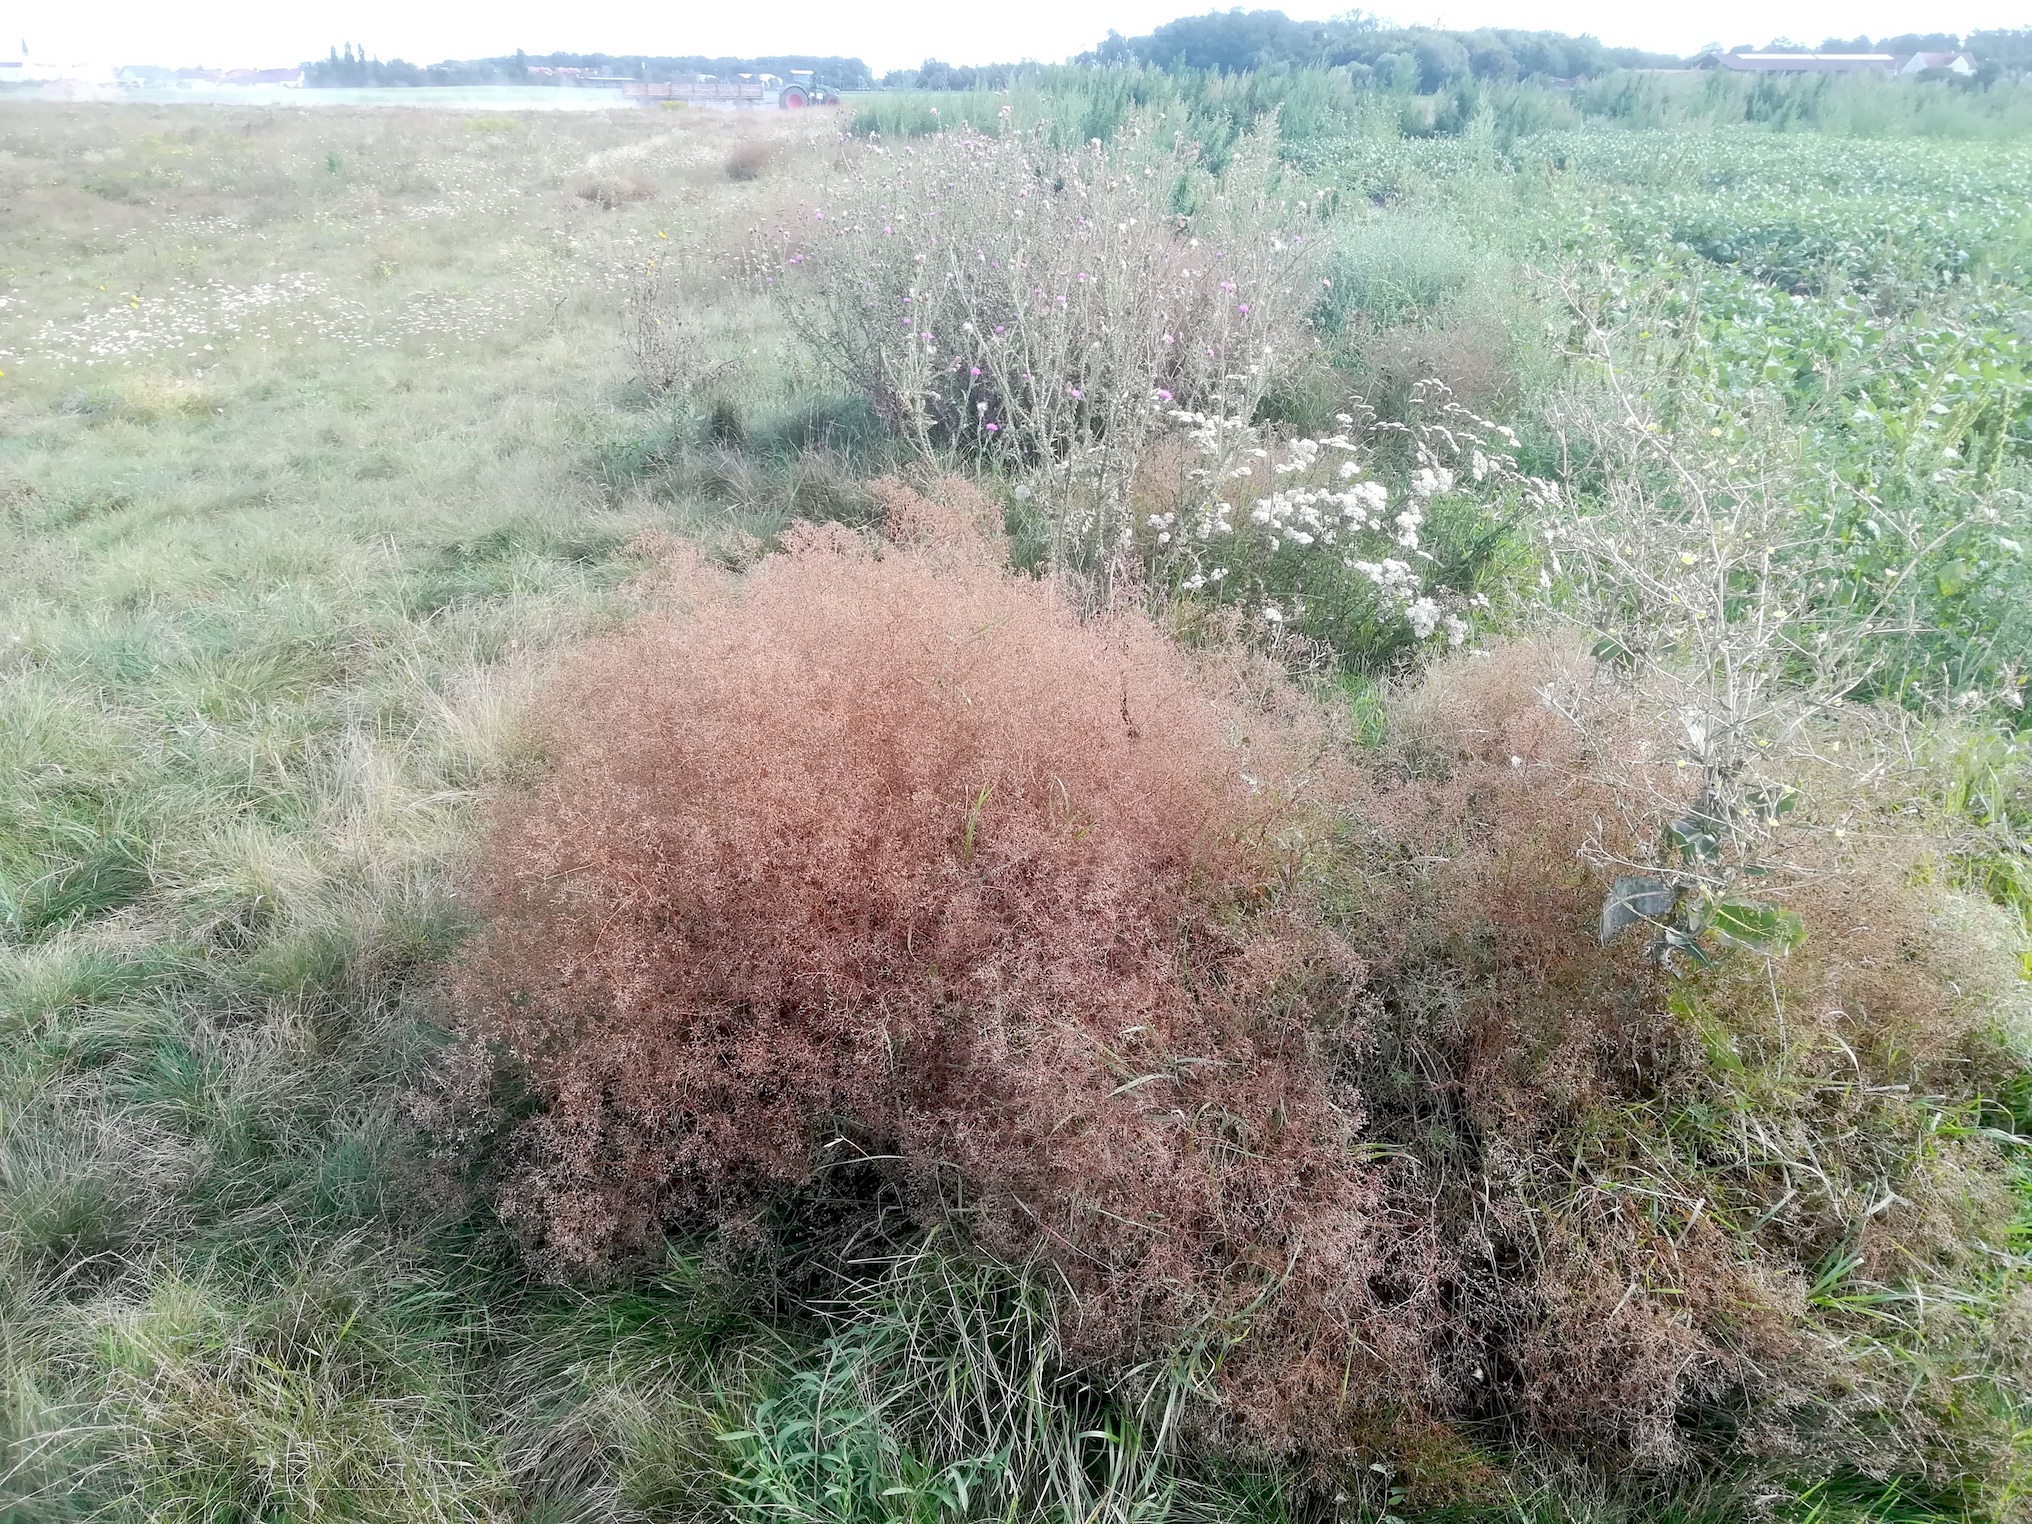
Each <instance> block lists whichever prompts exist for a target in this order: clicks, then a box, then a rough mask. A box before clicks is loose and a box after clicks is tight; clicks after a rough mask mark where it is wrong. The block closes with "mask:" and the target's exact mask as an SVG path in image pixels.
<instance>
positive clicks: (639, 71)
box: [303, 43, 875, 90]
mask: <svg viewBox="0 0 2032 1524" xmlns="http://www.w3.org/2000/svg"><path fill="white" fill-rule="evenodd" d="M798 69H809V70H811V71H812V72H813V73H814V74H816V75H817V76H818V77H819V79H820V80H822V81H823V82H824V83H826V84H829V85H832V86H834V87H836V88H838V89H843V90H854V89H866V88H868V87H869V86H871V85H873V84H874V82H875V80H874V76H873V75H872V74H871V73H869V70H868V66H867V65H866V64H865V63H863V62H861V60H860V59H858V58H821V57H817V56H815V55H808V54H794V55H784V56H782V57H776V58H706V57H704V56H702V55H695V56H691V57H684V58H672V57H666V56H661V55H654V54H647V53H546V54H532V53H524V52H522V51H521V50H519V49H518V50H517V51H516V52H515V53H513V54H511V55H508V56H505V57H501V58H473V59H464V60H456V59H454V60H447V61H446V62H444V63H435V64H413V63H409V62H406V61H405V60H403V59H400V58H395V59H386V60H384V59H379V58H375V57H374V56H373V55H372V54H370V53H369V52H368V51H367V50H366V48H365V47H364V46H360V45H357V44H354V43H346V44H345V45H344V46H343V47H335V48H333V49H332V50H331V52H330V54H329V55H328V56H326V57H324V58H320V59H317V60H315V61H313V62H311V63H307V64H305V65H304V66H303V82H304V83H305V84H306V85H313V86H323V87H326V88H340V87H354V88H358V87H362V86H368V85H570V84H573V83H575V82H577V81H578V80H580V79H582V78H583V77H584V76H585V75H587V74H597V75H600V76H603V77H605V78H609V79H614V78H619V79H639V80H692V79H697V78H699V77H700V76H702V75H711V76H713V77H714V78H716V79H725V78H727V77H729V76H731V75H736V74H776V75H786V74H789V73H791V72H792V71H793V70H798ZM561 70H570V71H572V72H570V73H561V72H559V71H561Z"/></svg>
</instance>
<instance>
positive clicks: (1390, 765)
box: [1349, 638, 2032, 1491]
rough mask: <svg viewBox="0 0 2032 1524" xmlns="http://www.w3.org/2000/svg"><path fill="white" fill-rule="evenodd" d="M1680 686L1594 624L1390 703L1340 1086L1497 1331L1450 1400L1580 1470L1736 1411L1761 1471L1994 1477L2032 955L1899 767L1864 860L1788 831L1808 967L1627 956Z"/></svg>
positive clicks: (2012, 1359)
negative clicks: (1624, 655)
mask: <svg viewBox="0 0 2032 1524" xmlns="http://www.w3.org/2000/svg"><path fill="white" fill-rule="evenodd" d="M1657 702H1658V699H1657V697H1656V696H1654V695H1650V694H1647V693H1646V692H1645V691H1644V690H1643V689H1641V688H1640V687H1637V686H1635V685H1632V684H1630V683H1629V682H1627V681H1625V680H1623V679H1621V678H1619V677H1617V676H1616V675H1614V674H1613V673H1611V672H1609V671H1608V670H1607V669H1606V668H1605V667H1604V666H1603V664H1601V663H1599V662H1598V661H1596V660H1595V659H1594V657H1593V656H1592V654H1591V652H1590V650H1589V648H1588V645H1587V644H1585V643H1583V642H1580V641H1578V640H1575V639H1572V638H1568V639H1566V640H1563V641H1558V642H1550V641H1545V640H1539V641H1535V642H1530V643H1517V642H1512V643H1507V644H1499V645H1497V646H1496V647H1494V648H1493V649H1492V650H1489V651H1486V652H1482V653H1477V654H1475V655H1472V656H1468V657H1456V658H1452V659H1450V660H1446V661H1442V662H1441V663H1440V664H1438V665H1437V666H1436V667H1435V668H1434V669H1433V670H1432V671H1431V672H1430V673H1428V674H1427V675H1426V676H1425V677H1424V678H1422V679H1421V680H1420V681H1419V682H1418V683H1416V684H1415V685H1410V686H1407V687H1405V688H1402V689H1400V690H1399V691H1397V692H1396V693H1394V694H1393V695H1392V698H1391V714H1392V724H1391V727H1390V733H1389V737H1388V739H1387V741H1386V742H1385V744H1384V745H1383V747H1382V749H1381V750H1380V751H1379V752H1378V753H1377V754H1376V756H1377V766H1376V769H1375V770H1374V772H1373V773H1372V774H1371V775H1370V779H1369V783H1368V785H1367V788H1368V791H1367V793H1366V795H1365V796H1364V797H1363V799H1362V801H1361V803H1360V805H1359V807H1358V810H1357V815H1358V818H1359V819H1360V820H1362V821H1363V822H1364V823H1365V824H1366V826H1367V827H1368V828H1369V829H1371V830H1373V831H1375V833H1376V842H1375V845H1374V847H1373V848H1372V849H1371V850H1372V851H1373V852H1375V853H1377V854H1379V858H1380V867H1379V869H1372V870H1371V871H1370V873H1369V875H1368V877H1367V880H1366V881H1367V883H1368V884H1369V886H1370V887H1371V890H1372V891H1373V890H1375V889H1377V888H1382V889H1383V890H1384V894H1383V897H1382V899H1381V902H1380V903H1379V902H1376V901H1374V900H1372V901H1371V903H1370V906H1369V912H1368V914H1367V915H1365V916H1364V918H1363V921H1362V924H1361V927H1360V929H1359V930H1358V931H1357V932H1356V933H1355V935H1354V940H1355V942H1356V945H1357V949H1358V951H1359V952H1360V953H1361V954H1362V956H1363V957H1364V958H1365V959H1366V960H1367V962H1368V963H1369V966H1370V970H1371V976H1370V980H1369V983H1368V995H1369V997H1370V998H1371V999H1372V1000H1373V1001H1374V1006H1373V1010H1374V1013H1375V1014H1374V1017H1373V1019H1372V1023H1371V1028H1370V1030H1371V1033H1372V1046H1371V1047H1370V1048H1368V1049H1367V1050H1365V1051H1364V1052H1363V1053H1361V1054H1358V1055H1354V1056H1353V1062H1352V1067H1351V1069H1350V1072H1349V1078H1350V1082H1351V1083H1352V1084H1353V1086H1354V1087H1355V1088H1357V1089H1358V1090H1359V1091H1360V1092H1361V1094H1362V1096H1363V1099H1364V1107H1365V1114H1366V1117H1367V1125H1366V1128H1365V1146H1367V1147H1368V1148H1369V1149H1371V1150H1372V1151H1373V1152H1374V1153H1376V1154H1377V1155H1378V1156H1379V1157H1380V1158H1382V1159H1384V1160H1385V1161H1387V1162H1386V1175H1385V1197H1386V1201H1389V1202H1392V1203H1401V1204H1404V1205H1402V1206H1401V1208H1400V1210H1401V1211H1402V1215H1403V1220H1404V1221H1406V1222H1407V1223H1408V1224H1415V1225H1416V1226H1414V1227H1412V1228H1410V1229H1408V1230H1407V1234H1406V1244H1405V1248H1406V1252H1409V1251H1410V1248H1411V1246H1412V1244H1413V1243H1415V1242H1416V1240H1417V1238H1418V1237H1420V1236H1429V1237H1430V1240H1431V1243H1430V1246H1429V1248H1428V1249H1427V1251H1426V1252H1427V1255H1428V1257H1429V1260H1430V1263H1431V1266H1432V1268H1431V1270H1430V1272H1429V1277H1428V1278H1429V1279H1430V1280H1431V1281H1433V1282H1436V1283H1437V1284H1439V1285H1440V1286H1442V1287H1443V1288H1444V1290H1443V1293H1442V1300H1443V1301H1444V1303H1445V1305H1447V1306H1449V1307H1450V1308H1451V1309H1452V1310H1453V1313H1454V1315H1455V1316H1457V1317H1458V1318H1459V1319H1460V1320H1461V1323H1462V1325H1463V1326H1464V1327H1465V1328H1468V1329H1472V1330H1473V1339H1474V1340H1478V1341H1480V1342H1479V1347H1477V1346H1476V1344H1475V1343H1473V1342H1472V1341H1463V1344H1462V1346H1460V1347H1461V1348H1462V1349H1464V1350H1467V1351H1469V1352H1472V1353H1473V1354H1474V1355H1475V1357H1476V1359H1475V1365H1474V1367H1473V1368H1472V1369H1470V1370H1467V1371H1461V1372H1458V1373H1457V1376H1458V1379H1459V1380H1461V1381H1462V1383H1463V1384H1469V1383H1472V1382H1476V1381H1479V1382H1483V1383H1485V1385H1484V1391H1485V1392H1486V1394H1487V1397H1488V1399H1489V1400H1490V1402H1491V1403H1493V1404H1495V1405H1496V1406H1498V1407H1500V1408H1502V1409H1504V1410H1506V1411H1508V1412H1509V1413H1511V1414H1513V1415H1516V1416H1517V1417H1519V1418H1520V1419H1521V1421H1522V1422H1523V1423H1524V1425H1525V1426H1526V1427H1527V1428H1528V1430H1529V1431H1530V1432H1532V1433H1533V1434H1535V1435H1536V1436H1537V1437H1539V1438H1541V1439H1545V1440H1549V1441H1552V1442H1554V1443H1555V1444H1557V1445H1558V1446H1560V1447H1561V1448H1563V1449H1568V1450H1577V1451H1581V1452H1583V1453H1596V1454H1600V1455H1604V1456H1606V1455H1607V1454H1608V1453H1609V1451H1608V1450H1606V1449H1605V1448H1604V1446H1605V1445H1613V1444H1620V1445H1622V1446H1624V1447H1626V1453H1628V1454H1632V1455H1636V1456H1641V1457H1645V1458H1647V1459H1648V1460H1650V1461H1652V1462H1654V1463H1658V1464H1676V1463H1679V1462H1683V1461H1685V1460H1687V1459H1689V1458H1691V1456H1692V1454H1693V1453H1694V1451H1695V1448H1696V1447H1697V1445H1698V1443H1699V1442H1698V1440H1697V1437H1696V1436H1697V1434H1698V1431H1699V1428H1700V1425H1699V1423H1698V1422H1696V1423H1695V1424H1694V1425H1693V1426H1692V1428H1691V1429H1689V1428H1688V1427H1687V1426H1686V1424H1685V1419H1686V1417H1687V1415H1689V1414H1699V1413H1700V1412H1702V1411H1708V1412H1712V1413H1715V1414H1722V1413H1727V1412H1735V1413H1739V1414H1741V1413H1747V1414H1750V1415H1752V1418H1753V1421H1752V1422H1751V1423H1750V1424H1749V1426H1748V1427H1747V1428H1745V1429H1743V1430H1741V1431H1739V1432H1740V1435H1741V1439H1740V1444H1739V1446H1737V1447H1735V1448H1732V1449H1731V1450H1730V1452H1729V1454H1730V1455H1732V1456H1734V1457H1735V1458H1736V1459H1738V1460H1740V1459H1742V1458H1744V1452H1745V1451H1748V1452H1749V1453H1751V1454H1753V1455H1756V1456H1758V1457H1760V1458H1761V1459H1760V1462H1759V1463H1760V1464H1769V1465H1772V1466H1775V1467H1777V1468H1778V1469H1781V1470H1787V1471H1789V1473H1790V1474H1794V1475H1803V1474H1812V1473H1813V1472H1814V1470H1815V1468H1819V1470H1820V1471H1821V1472H1823V1473H1824V1472H1825V1471H1826V1470H1829V1469H1843V1468H1849V1469H1860V1470H1864V1471H1868V1472H1871V1473H1872V1474H1888V1473H1895V1472H1906V1473H1909V1474H1914V1475H1922V1476H1926V1477H1928V1478H1929V1479H1931V1480H1933V1481H1935V1482H1938V1483H1939V1484H1941V1485H1944V1486H1951V1487H1963V1486H1966V1487H1969V1488H1971V1489H1973V1490H1975V1491H1982V1490H1983V1489H1993V1488H1996V1487H1999V1486H2002V1485H2004V1484H2005V1483H2006V1482H2007V1481H2008V1477H2009V1474H2010V1468H2011V1465H2012V1461H2011V1448H2012V1446H2011V1439H2010V1435H2011V1432H2012V1429H2013V1425H2014V1423H2015V1422H2018V1421H2019V1420H2014V1419H2013V1418H2012V1417H2011V1415H2012V1413H2013V1411H2014V1404H2015V1403H2016V1402H2017V1401H2018V1399H2017V1398H2015V1397H2013V1396H2012V1394H2013V1393H2014V1392H2016V1393H2022V1392H2023V1391H2024V1390H2027V1389H2032V1388H2028V1385H2027V1379H2028V1375H2032V1341H2028V1340H2027V1339H2026V1337H2025V1336H2024V1335H2025V1329H2024V1319H2023V1316H2022V1308H2023V1305H2024V1302H2025V1300H2026V1296H2027V1292H2026V1288H2025V1285H2024V1283H2023V1277H2022V1276H2019V1277H2016V1278H2015V1280H2014V1277H2013V1276H2012V1275H2011V1274H2009V1273H2000V1270H1999V1264H1998V1261H1997V1258H1996V1246H1998V1245H1999V1244H2001V1243H2002V1242H2003V1241H2004V1236H2005V1235H2007V1234H2008V1233H2009V1231H2010V1227H2009V1224H2010V1223H2011V1221H2012V1219H2013V1206H2012V1200H2011V1193H2010V1191H2009V1190H2008V1188H2007V1186H2008V1177H2009V1174H2010V1171H2011V1164H2010V1159H2009V1154H2010V1152H2011V1149H2012V1148H2013V1147H2014V1144H2013V1142H2012V1140H2011V1139H2009V1138H2006V1137H2000V1136H1999V1135H1998V1134H1997V1129H1996V1126H1995V1125H1994V1118H1995V1116H1996V1115H1997V1111H1996V1108H1995V1106H1994V1103H1987V1102H1985V1101H1983V1099H1982V1097H1984V1096H1998V1095H2007V1094H2010V1093H2012V1087H2013V1085H2014V1083H2022V1075H2021V1071H2022V1068H2023V1065H2024V1057H2023V1053H2024V1037H2023V1024H2024V1014H2023V1006H2024V1003H2025V1002H2024V989H2023V985H2022V981H2021V980H2020V979H2019V978H2018V974H2017V967H2016V957H2017V953H2018V951H2019V950H2020V948H2021V947H2022V934H2021V933H2020V932H2019V931H2018V930H2017V928H2015V927H2014V926H2012V925H2011V924H2010V918H2009V917H2008V916H2006V915H2005V914H2004V913H2003V912H2000V911H1998V910H1997V909H1996V908H1995V907H1992V906H1990V905H1988V904H1987V903H1985V902H1984V901H1982V900H1981V899H1980V898H1979V897H1975V896H1971V895H1967V894H1961V893H1957V892H1955V891H1953V890H1952V889H1950V888H1948V887H1947V886H1944V885H1943V884H1941V883H1940V882H1939V881H1938V879H1937V877H1934V876H1931V875H1929V874H1928V873H1926V872H1925V871H1924V867H1925V864H1926V862H1927V860H1928V858H1929V856H1930V855H1932V854H1934V853H1936V852H1937V851H1938V850H1939V848H1940V844H1941V843H1940V838H1939V837H1938V836H1937V835H1936V834H1935V833H1934V832H1933V831H1932V829H1931V827H1930V825H1929V823H1928V821H1927V820H1926V818H1925V817H1924V816H1923V815H1919V814H1914V813H1913V812H1911V811H1910V810H1909V809H1908V808H1907V807H1906V806H1907V805H1908V803H1909V800H1908V799H1907V798H1906V796H1905V794H1904V791H1903V788H1902V785H1903V783H1904V782H1905V781H1907V780H1905V779H1902V778H1898V777H1896V776H1891V775H1886V776H1884V777H1882V778H1880V780H1879V787H1878V789H1877V791H1876V793H1875V794H1874V795H1873V796H1866V797H1863V798H1859V799H1857V800H1856V801H1855V807H1856V809H1857V811H1858V818H1860V814H1861V812H1863V811H1870V812H1874V815H1875V817H1876V820H1877V828H1876V829H1875V830H1874V831H1873V832H1871V833H1868V840H1867V842H1866V843H1865V842H1862V841H1859V840H1858V838H1859V837H1863V836H1864V835H1865V833H1863V832H1861V831H1855V832H1852V833H1851V834H1850V835H1849V836H1848V837H1847V838H1837V837H1835V836H1834V835H1833V833H1832V832H1823V833H1819V834H1816V835H1813V836H1808V837H1802V838H1801V839H1800V840H1799V842H1797V843H1796V847H1797V850H1798V851H1799V852H1800V853H1801V854H1802V856H1803V857H1804V861H1803V863H1802V866H1803V867H1804V868H1805V869H1807V870H1809V871H1806V872H1804V873H1802V875H1801V876H1800V878H1799V881H1798V883H1797V884H1796V885H1795V887H1794V889H1793V890H1792V892H1791V893H1790V895H1789V896H1788V904H1789V905H1790V907H1791V908H1792V909H1793V910H1794V912H1795V913H1796V914H1798V915H1799V916H1800V918H1801V922H1802V926H1803V930H1804V933H1805V935H1804V939H1803V941H1801V942H1800V944H1799V945H1798V946H1797V947H1796V948H1795V949H1794V950H1793V951H1792V952H1791V953H1790V954H1789V955H1788V956H1785V957H1780V958H1773V957H1770V956H1766V955H1765V954H1764V953H1763V952H1761V951H1759V950H1757V949H1755V948H1749V947H1744V946H1741V945H1738V946H1735V947H1733V948H1728V947H1724V948H1718V949H1717V951H1716V956H1715V957H1714V959H1713V961H1712V962H1711V963H1709V964H1708V965H1707V966H1705V967H1696V966H1693V965H1691V964H1690V963H1689V964H1686V965H1685V966H1684V968H1683V972H1681V973H1679V974H1676V975H1675V974H1672V973H1669V972H1668V971H1667V970H1665V969H1663V968H1661V967H1660V966H1659V964H1658V963H1657V961H1656V960H1655V959H1652V958H1649V957H1646V956H1644V948H1643V944H1642V943H1641V942H1638V941H1632V940H1629V939H1618V940H1612V941H1610V942H1609V943H1608V944H1606V945H1604V944H1603V943H1602V942H1601V941H1600V939H1599V938H1598V936H1597V934H1596V928H1595V924H1594V923H1595V919H1596V911H1597V908H1598V906H1599V904H1600V902H1601V897H1602V895H1603V892H1604V890H1605V888H1606V887H1607V883H1608V875H1609V873H1610V872H1612V871H1613V867H1614V863H1615V861H1617V860H1628V859H1630V858H1632V857H1633V856H1635V855H1636V853H1637V852H1638V851H1639V849H1640V847H1641V845H1642V837H1641V834H1638V833H1640V832H1641V831H1642V830H1643V829H1645V826H1644V824H1643V822H1642V821H1639V822H1637V823H1636V825H1635V826H1634V828H1633V827H1631V826H1626V825H1625V823H1624V814H1623V801H1624V800H1626V799H1627V798H1629V797H1630V796H1631V795H1632V794H1643V793H1646V792H1647V791H1649V790H1650V789H1652V788H1654V787H1656V788H1660V789H1662V788H1666V787H1669V786H1671V782H1670V780H1672V779H1674V778H1677V777H1680V776H1681V770H1680V769H1678V768H1676V767H1671V766H1669V765H1668V766H1667V767H1665V768H1663V769H1662V770H1661V769H1660V768H1659V766H1658V764H1657V762H1656V761H1655V760H1654V759H1651V758H1647V757H1646V756H1645V754H1644V748H1645V745H1646V744H1647V742H1648V740H1649V739H1650V738H1651V737H1652V736H1653V735H1654V734H1655V732H1656V730H1657V724H1658V715H1657V712H1656V704H1657ZM1576 717H1578V718H1579V719H1580V720H1581V721H1583V722H1584V723H1579V724H1576V723H1575V719H1576ZM1795 760H1797V759H1795ZM1804 765H1808V766H1811V765H1816V764H1811V763H1808V764H1804ZM1788 781H1790V782H1792V783H1793V784H1794V785H1795V786H1798V787H1801V788H1802V789H1811V788H1812V787H1814V786H1815V785H1816V783H1817V782H1818V781H1820V780H1817V779H1815V778H1813V777H1810V776H1799V777H1794V778H1791V779H1789V780H1788ZM1680 786H1685V785H1684V783H1683V782H1682V783H1681V785H1680ZM1605 852H1606V856H1607V859H1608V860H1607V861H1604V853H1605ZM1809 853H1810V854H1811V856H1805V854H1809ZM1393 863H1394V864H1397V865H1399V866H1397V867H1396V868H1395V869H1394V870H1392V869H1391V868H1390V867H1389V866H1388V865H1389V864H1393ZM2013 1027H2015V1028H2016V1030H2017V1031H2018V1034H2019V1035H2018V1036H2017V1037H2016V1038H2015V1039H2013V1038H2011V1037H2010V1036H2009V1031H2010V1029H2012V1028H2013ZM2014 1042H2015V1043H2016V1047H2015V1048H2014V1047H2013V1043H2014ZM1406 1073H1409V1074H1413V1075H1416V1076H1418V1080H1417V1082H1416V1083H1413V1084H1406V1083H1404V1082H1403V1081H1401V1080H1397V1079H1394V1078H1393V1076H1397V1075H1402V1074H1406ZM2014 1076H2016V1078H2014ZM1985 1117H1989V1118H1991V1121H1989V1122H1985V1120H1984V1119H1985ZM1414 1199H1415V1200H1416V1201H1418V1202H1420V1203H1422V1204H1423V1206H1422V1209H1421V1210H1419V1211H1413V1210H1411V1209H1410V1208H1409V1206H1408V1203H1409V1202H1410V1201H1411V1200H1414ZM1498 1264H1502V1265H1506V1266H1508V1267H1509V1269H1508V1270H1507V1272H1506V1273H1505V1274H1503V1275H1500V1276H1498V1275H1493V1274H1491V1273H1489V1272H1490V1271H1492V1270H1493V1268H1494V1267H1495V1266H1496V1265H1498ZM1730 1423H1731V1425H1732V1426H1733V1424H1734V1423H1735V1420H1730ZM1710 1458H1712V1457H1710Z"/></svg>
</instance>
